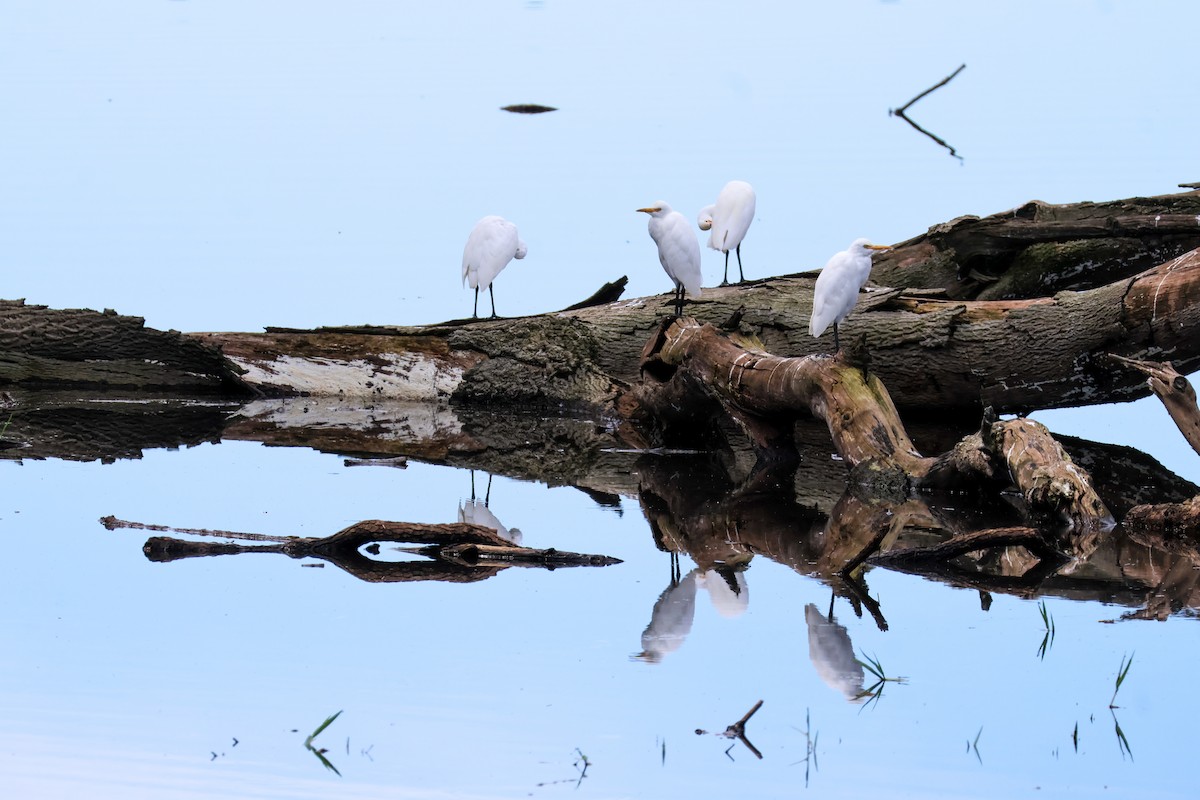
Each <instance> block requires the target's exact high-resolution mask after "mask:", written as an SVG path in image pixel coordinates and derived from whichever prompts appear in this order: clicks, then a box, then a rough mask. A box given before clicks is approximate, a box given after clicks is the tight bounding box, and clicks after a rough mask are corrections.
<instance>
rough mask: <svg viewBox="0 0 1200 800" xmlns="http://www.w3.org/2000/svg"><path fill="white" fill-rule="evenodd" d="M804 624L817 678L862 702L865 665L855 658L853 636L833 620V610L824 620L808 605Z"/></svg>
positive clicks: (805, 608) (853, 699)
mask: <svg viewBox="0 0 1200 800" xmlns="http://www.w3.org/2000/svg"><path fill="white" fill-rule="evenodd" d="M804 621H805V622H806V623H807V624H808V657H809V658H810V659H812V663H813V666H814V667H815V668H816V670H817V675H819V676H820V677H821V680H823V681H825V683H826V684H827V685H828V686H829V687H830V688H832V689H837V690H838V691H839V692H841V693H842V694H844V695H845V696H846V699H847V700H850V701H851V702H857V701H859V700H861V699H862V696H863V695H862V691H863V668H862V664H859V663H858V659H857V657H856V656H855V655H854V644H853V643H852V642H851V641H850V634H849V633H847V632H846V629H845V628H844V627H842V626H841V625H838V624H837V621H836V620H834V618H833V613H832V609H831V610H830V614H829V616H828V617H825V616H824V615H823V614H822V613H821V612H820V610H818V609H817V607H816V606H815V605H813V604H812V603H809V604H808V605H806V606H805V607H804Z"/></svg>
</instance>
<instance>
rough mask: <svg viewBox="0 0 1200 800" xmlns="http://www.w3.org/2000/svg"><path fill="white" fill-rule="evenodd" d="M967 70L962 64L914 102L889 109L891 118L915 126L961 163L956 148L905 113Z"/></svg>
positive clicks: (915, 98)
mask: <svg viewBox="0 0 1200 800" xmlns="http://www.w3.org/2000/svg"><path fill="white" fill-rule="evenodd" d="M966 68H967V65H966V64H962V65H960V66H959V68H958V69H956V70H954V72H951V73H950V74H949V75H947V76H946V77H945V78H942V79H941V80H940V81H938V82H937V83H935V84H934V85H933V86H930V87H929V88H928V89H926V90H925V91H923V92H921V93H920V94H919V95H917V96H916V97H914V98H913V99H912V100H909V101H908V102H907V103H905V104H904V105H902V106H900V108H897V109H891V108H889V109H888V115H889V116H895V117H899V118H900V119H902V120H904V121H905V122H907V123H908V124H909V125H912V126H913V127H914V128H916V129H917V130H918V131H920V132H921V133H923V134H925V135H926V136H928V137H929V138H930V139H933V140H934V141H935V142H937V143H938V144H940V145H941V146H942V147H944V148H946V149H947V150H949V151H950V155H952V156H954V157H955V158H957V159H958V160H959V161H962V160H963V157H962V156H960V155H959V154H958V153H957V152H955V150H954V148H953V147H951V146H950V145H948V144H946V142H945V140H943V139H941V138H939V137H937V136H934V135H933V134H932V133H930V132H929V131H927V130H925V129H924V128H922V127H921V126H920V125H918V124H917V123H915V122H913V121H912V120H911V119H909V118H908V115H907V114H905V113H904V112H905V111H907V110H908V107H909V106H911V105H912V104H913V103H915V102H917V101H918V100H920V99H921V98H922V97H924V96H925V95H927V94H929V93H930V92H933V91H934V90H936V89H940V88H942V87H943V86H945V85H946V84H947V83H949V82H950V81H952V80H953V79H954V77H955V76H956V75H958V73H960V72H962V71H963V70H964V69H966Z"/></svg>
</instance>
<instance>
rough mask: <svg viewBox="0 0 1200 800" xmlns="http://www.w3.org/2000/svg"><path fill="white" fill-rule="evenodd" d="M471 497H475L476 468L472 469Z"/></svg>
mask: <svg viewBox="0 0 1200 800" xmlns="http://www.w3.org/2000/svg"><path fill="white" fill-rule="evenodd" d="M471 499H472V500H474V499H475V470H471Z"/></svg>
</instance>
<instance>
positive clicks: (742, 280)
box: [725, 242, 746, 283]
mask: <svg viewBox="0 0 1200 800" xmlns="http://www.w3.org/2000/svg"><path fill="white" fill-rule="evenodd" d="M725 257H726V258H729V254H728V253H726V254H725ZM737 257H738V283H745V282H746V276H745V275H744V274H742V245H741V243H740V242H739V243H738V246H737Z"/></svg>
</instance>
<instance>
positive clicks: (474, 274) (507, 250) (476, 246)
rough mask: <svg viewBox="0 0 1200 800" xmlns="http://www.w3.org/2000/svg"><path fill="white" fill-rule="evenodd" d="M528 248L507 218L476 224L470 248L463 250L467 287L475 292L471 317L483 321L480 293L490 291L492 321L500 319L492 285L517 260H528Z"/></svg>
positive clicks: (487, 218)
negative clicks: (481, 318)
mask: <svg viewBox="0 0 1200 800" xmlns="http://www.w3.org/2000/svg"><path fill="white" fill-rule="evenodd" d="M526 251H527V248H526V247H525V243H524V242H522V241H521V238H520V237H519V236H517V226H516V225H513V224H512V223H511V222H509V221H508V220H506V219H504V218H503V217H497V216H488V217H484V218H483V219H481V220H479V222H476V223H475V227H474V228H472V229H471V235H470V236H468V237H467V246H466V247H465V248H463V262H462V277H463V283H464V284H466V285H467V286H470V287H471V288H472V289H474V290H475V306H474V309H473V310H472V312H471V317H472V318H473V319H477V318H478V317H479V290H480V289H487V290H488V294H489V296H490V297H491V298H492V319H495V318H496V293H495V290H494V289H493V288H492V281H494V280H495V279H496V276H497V275H499V274H500V270H502V269H504V268H505V267H507V266H508V262H510V261H512V260H513V259H514V258H524V257H525V253H526Z"/></svg>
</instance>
